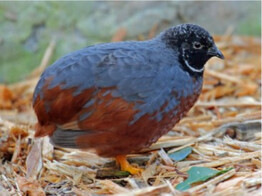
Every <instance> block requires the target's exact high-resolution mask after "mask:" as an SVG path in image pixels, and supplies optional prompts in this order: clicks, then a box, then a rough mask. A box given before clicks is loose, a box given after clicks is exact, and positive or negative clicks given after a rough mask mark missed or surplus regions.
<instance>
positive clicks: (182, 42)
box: [161, 24, 224, 74]
mask: <svg viewBox="0 0 262 196" xmlns="http://www.w3.org/2000/svg"><path fill="white" fill-rule="evenodd" d="M161 38H162V40H163V41H164V42H165V43H166V44H167V45H168V46H169V47H171V48H172V49H174V50H175V51H176V52H178V55H179V61H180V63H181V65H182V68H183V69H185V70H186V71H188V72H190V73H192V74H197V73H199V74H202V73H203V71H204V65H205V63H206V62H207V61H208V60H209V59H210V58H211V57H214V56H215V57H218V58H221V59H224V55H223V54H222V52H221V51H220V50H219V49H218V48H217V46H216V45H215V42H214V39H213V37H212V36H211V35H210V34H209V33H208V32H207V31H206V30H205V29H204V28H202V27H200V26H198V25H194V24H181V25H178V26H175V27H172V28H170V29H168V30H166V31H165V32H164V33H163V34H161Z"/></svg>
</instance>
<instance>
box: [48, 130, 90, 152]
mask: <svg viewBox="0 0 262 196" xmlns="http://www.w3.org/2000/svg"><path fill="white" fill-rule="evenodd" d="M87 134H88V131H85V130H71V129H60V128H57V129H56V130H55V131H54V132H53V134H52V135H51V136H50V142H51V143H52V144H53V145H55V146H59V147H63V148H79V146H78V145H77V138H79V137H81V136H83V135H87Z"/></svg>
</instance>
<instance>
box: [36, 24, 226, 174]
mask: <svg viewBox="0 0 262 196" xmlns="http://www.w3.org/2000/svg"><path fill="white" fill-rule="evenodd" d="M211 57H218V58H220V59H224V56H223V54H222V52H221V51H220V50H219V49H218V48H217V46H216V44H215V42H214V39H213V37H212V36H211V35H210V33H209V32H208V31H207V30H205V29H204V28H203V27H201V26H199V25H196V24H180V25H177V26H174V27H170V28H168V29H166V30H165V31H163V32H161V33H160V34H159V35H157V36H156V37H154V38H152V39H150V40H146V41H122V42H114V43H100V44H95V45H91V46H88V47H86V48H83V49H80V50H77V51H74V52H71V53H69V54H67V55H65V56H63V57H62V58H60V59H58V60H57V61H55V62H54V63H53V64H52V65H51V66H49V67H47V68H46V70H45V71H44V72H43V73H42V75H41V76H40V79H39V81H38V83H37V85H36V87H35V91H34V94H33V108H34V111H35V114H36V116H37V120H38V122H37V123H36V125H35V130H36V131H35V137H44V136H49V137H50V142H51V143H52V144H53V145H55V146H58V147H64V148H75V149H82V150H87V149H90V150H95V151H96V153H97V154H98V155H99V156H102V157H115V158H116V162H117V163H118V164H119V165H120V169H121V170H124V171H128V172H129V173H131V174H140V173H141V171H142V169H141V168H137V167H135V166H132V165H131V164H129V163H128V161H127V159H126V156H127V155H128V154H131V153H136V152H139V151H140V150H141V149H143V148H146V147H149V146H150V145H151V144H152V143H154V142H156V141H157V140H158V139H159V138H160V137H161V136H162V135H164V134H166V133H167V132H168V131H170V130H171V129H172V128H173V127H174V126H175V124H177V123H178V122H179V121H180V120H181V119H182V118H183V117H184V116H185V115H186V114H187V112H188V111H189V110H190V108H191V107H192V106H193V105H194V103H195V102H196V100H197V99H198V97H199V95H200V93H201V89H202V85H203V73H204V69H205V66H204V65H205V63H206V62H207V61H208V60H209V59H210V58H211Z"/></svg>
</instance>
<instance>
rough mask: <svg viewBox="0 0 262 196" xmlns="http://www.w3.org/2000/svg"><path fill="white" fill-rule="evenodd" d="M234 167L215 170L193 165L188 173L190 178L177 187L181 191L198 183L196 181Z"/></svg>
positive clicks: (201, 180)
mask: <svg viewBox="0 0 262 196" xmlns="http://www.w3.org/2000/svg"><path fill="white" fill-rule="evenodd" d="M231 169H232V168H227V169H225V170H221V171H219V170H215V169H210V168H207V167H191V168H190V169H189V170H188V171H187V173H188V175H189V176H188V178H187V179H186V180H185V181H184V182H181V183H179V184H178V185H177V186H176V189H177V190H179V191H184V190H187V189H189V188H190V187H191V184H193V183H196V182H203V181H206V180H207V179H209V178H211V177H213V176H216V175H219V174H222V173H226V172H228V171H229V170H231Z"/></svg>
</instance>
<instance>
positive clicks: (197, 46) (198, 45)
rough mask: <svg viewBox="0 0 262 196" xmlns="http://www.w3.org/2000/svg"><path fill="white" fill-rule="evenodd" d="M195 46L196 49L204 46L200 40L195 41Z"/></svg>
mask: <svg viewBox="0 0 262 196" xmlns="http://www.w3.org/2000/svg"><path fill="white" fill-rule="evenodd" d="M193 47H194V48H195V49H201V48H202V47H203V45H201V44H200V43H199V42H194V43H193Z"/></svg>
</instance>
